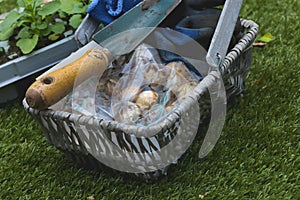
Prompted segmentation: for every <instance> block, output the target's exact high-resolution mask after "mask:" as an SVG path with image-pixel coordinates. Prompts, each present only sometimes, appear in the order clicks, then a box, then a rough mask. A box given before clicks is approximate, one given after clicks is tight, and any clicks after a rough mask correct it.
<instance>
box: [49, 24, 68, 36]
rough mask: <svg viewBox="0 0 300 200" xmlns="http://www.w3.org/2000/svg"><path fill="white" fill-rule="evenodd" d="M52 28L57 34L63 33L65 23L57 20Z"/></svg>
mask: <svg viewBox="0 0 300 200" xmlns="http://www.w3.org/2000/svg"><path fill="white" fill-rule="evenodd" d="M51 30H52V31H53V32H54V33H56V34H61V33H63V32H64V31H65V25H64V23H63V22H56V23H55V24H53V25H52V26H51Z"/></svg>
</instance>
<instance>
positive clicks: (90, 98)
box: [54, 44, 199, 126]
mask: <svg viewBox="0 0 300 200" xmlns="http://www.w3.org/2000/svg"><path fill="white" fill-rule="evenodd" d="M198 80H199V77H197V75H196V74H195V73H192V72H190V71H189V70H188V68H187V67H186V65H185V64H184V63H183V62H182V61H172V62H169V63H167V64H166V63H164V62H163V61H162V60H161V58H160V56H159V53H158V51H157V50H156V49H155V48H153V47H151V46H149V45H147V44H141V45H139V46H138V47H137V48H136V49H135V51H134V52H133V53H132V54H128V55H125V56H121V57H119V58H118V59H117V60H115V61H114V62H113V63H112V64H111V66H109V67H108V68H107V69H106V70H105V71H104V73H103V74H102V75H101V77H100V78H99V77H91V78H90V79H88V80H86V81H85V82H83V83H82V84H80V85H79V86H77V88H76V89H74V90H73V92H72V93H70V94H69V95H68V96H67V97H65V98H64V99H63V100H61V101H60V102H59V103H58V104H57V105H55V106H54V107H55V110H64V111H68V112H70V111H71V112H73V113H77V114H83V115H88V116H94V117H97V118H101V119H107V120H116V121H118V122H121V123H126V124H131V125H138V126H147V125H150V124H151V123H153V122H155V121H157V120H159V119H162V118H163V117H165V116H166V115H167V114H169V113H170V112H172V111H173V110H174V109H175V108H176V106H177V105H179V104H180V102H181V101H183V100H184V98H185V96H186V95H187V94H188V92H189V91H191V90H193V89H194V87H196V85H197V84H198Z"/></svg>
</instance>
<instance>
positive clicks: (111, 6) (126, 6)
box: [86, 0, 142, 25]
mask: <svg viewBox="0 0 300 200" xmlns="http://www.w3.org/2000/svg"><path fill="white" fill-rule="evenodd" d="M141 1H142V0H93V1H92V3H91V4H90V5H89V7H88V9H87V11H86V12H87V13H89V14H90V15H91V16H92V17H93V18H94V19H96V20H98V21H99V22H102V23H103V24H104V25H107V24H109V23H111V22H112V21H113V20H115V19H117V18H118V17H119V16H121V15H122V14H124V13H125V12H127V11H128V10H130V9H131V8H132V7H134V6H135V5H137V4H138V3H140V2H141Z"/></svg>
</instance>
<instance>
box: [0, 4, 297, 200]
mask: <svg viewBox="0 0 300 200" xmlns="http://www.w3.org/2000/svg"><path fill="white" fill-rule="evenodd" d="M299 9H300V3H299V1H296V0H286V1H281V0H266V1H258V0H251V1H250V0H247V1H246V0H244V4H243V9H242V12H241V16H242V17H243V18H247V19H252V20H254V21H256V22H257V23H258V24H260V35H263V34H264V33H266V32H270V33H271V34H272V35H274V36H275V38H276V39H275V40H274V41H272V42H271V43H269V44H268V45H267V46H266V47H265V48H254V49H253V65H252V68H251V71H250V73H249V76H248V79H247V88H246V91H245V93H244V95H243V96H242V97H239V98H238V99H237V100H236V101H235V104H234V108H233V109H231V110H230V111H229V113H228V115H227V121H226V124H225V127H224V129H223V133H222V136H221V138H220V139H219V141H218V143H217V145H216V147H215V148H214V150H213V151H212V152H211V153H210V154H209V155H208V156H207V157H206V158H205V159H199V158H198V157H197V153H198V150H199V147H200V144H201V143H200V141H196V142H195V143H194V144H193V145H192V146H191V147H190V148H189V150H188V152H187V153H186V154H185V155H184V156H183V157H182V158H181V159H180V160H179V163H178V165H176V166H172V167H171V169H170V172H169V175H168V176H167V177H165V178H163V179H161V180H159V181H157V182H153V183H145V182H143V181H137V180H130V179H127V178H125V177H124V176H120V175H119V174H113V175H112V174H109V173H105V172H103V173H96V172H93V171H87V170H84V169H81V168H77V167H75V166H74V165H73V164H72V163H69V162H68V161H67V160H66V159H65V157H64V155H63V154H62V153H61V152H60V151H58V150H57V149H55V148H54V147H52V146H50V145H49V144H48V143H47V141H46V139H45V137H44V136H43V134H42V131H41V128H40V127H39V125H38V124H37V123H36V122H35V121H33V120H32V118H31V117H30V116H29V115H28V114H27V113H26V112H25V111H24V109H23V107H22V106H21V105H20V103H19V102H14V103H12V104H8V105H7V106H6V107H5V108H4V109H1V110H0V155H1V158H0V199H87V198H88V197H91V196H93V197H94V198H95V199H199V195H200V194H202V195H204V194H206V195H205V197H204V199H298V198H299V197H300V144H299V141H300V127H299V124H300V89H299V88H300V87H299V86H300V84H299V83H300V72H299V69H300V64H299V62H300V60H299V51H300V46H299V44H300V18H299V12H298V11H299ZM1 95H3V94H1Z"/></svg>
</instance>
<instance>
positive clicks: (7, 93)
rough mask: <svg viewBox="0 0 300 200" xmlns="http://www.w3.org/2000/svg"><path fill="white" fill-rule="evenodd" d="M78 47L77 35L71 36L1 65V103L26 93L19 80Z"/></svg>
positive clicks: (36, 72)
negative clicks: (20, 86) (18, 85)
mask: <svg viewBox="0 0 300 200" xmlns="http://www.w3.org/2000/svg"><path fill="white" fill-rule="evenodd" d="M77 49H78V43H77V41H76V40H75V37H74V36H70V37H67V38H64V39H62V40H60V41H58V42H55V43H53V44H51V45H48V46H46V47H44V48H41V49H39V50H37V51H35V52H33V53H32V54H30V55H26V56H22V57H20V58H17V59H14V60H11V61H9V62H7V63H5V64H2V65H0V104H3V103H5V102H7V101H10V100H13V99H15V98H17V97H19V95H20V94H23V93H24V91H20V90H21V89H20V88H18V87H17V84H18V82H20V81H22V80H24V79H26V78H28V77H30V76H33V75H34V74H38V73H39V72H42V71H44V70H46V69H48V68H50V67H52V66H53V65H55V64H56V63H58V62H59V61H61V60H62V59H64V58H65V57H67V56H69V55H70V54H71V53H72V52H74V51H76V50H77Z"/></svg>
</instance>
